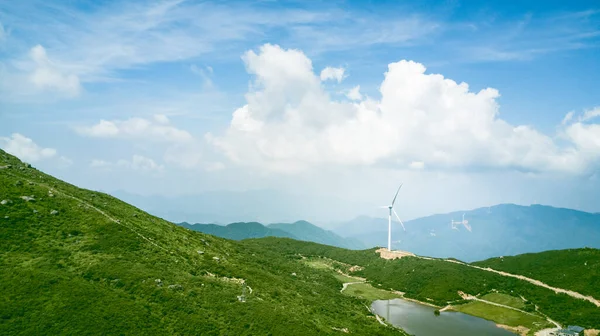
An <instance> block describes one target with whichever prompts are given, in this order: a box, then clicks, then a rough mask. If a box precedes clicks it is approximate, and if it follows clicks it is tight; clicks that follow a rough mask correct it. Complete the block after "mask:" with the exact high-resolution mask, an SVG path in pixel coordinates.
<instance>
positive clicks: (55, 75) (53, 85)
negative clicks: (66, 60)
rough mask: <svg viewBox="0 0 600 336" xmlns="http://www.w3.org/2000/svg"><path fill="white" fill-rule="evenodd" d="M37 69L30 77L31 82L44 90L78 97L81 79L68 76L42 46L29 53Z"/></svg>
mask: <svg viewBox="0 0 600 336" xmlns="http://www.w3.org/2000/svg"><path fill="white" fill-rule="evenodd" d="M29 56H30V57H31V60H32V61H33V62H34V63H35V68H34V70H33V72H32V73H31V75H30V77H29V78H30V80H31V82H32V83H33V84H34V85H35V86H36V87H37V88H38V89H43V90H56V91H59V92H62V93H64V94H66V95H67V96H77V95H78V94H79V92H80V91H81V85H80V83H79V77H77V76H76V75H73V74H66V73H63V72H62V71H61V69H60V68H59V67H58V66H56V64H54V63H52V61H50V59H49V58H48V55H47V54H46V49H44V47H42V46H41V45H37V46H35V47H33V48H32V49H31V51H30V53H29Z"/></svg>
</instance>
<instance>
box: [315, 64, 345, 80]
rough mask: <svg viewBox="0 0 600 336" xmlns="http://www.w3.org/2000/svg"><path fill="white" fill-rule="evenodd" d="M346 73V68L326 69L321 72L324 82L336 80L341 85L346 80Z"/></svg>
mask: <svg viewBox="0 0 600 336" xmlns="http://www.w3.org/2000/svg"><path fill="white" fill-rule="evenodd" d="M344 72H345V70H344V68H332V67H326V68H325V69H323V70H322V71H321V76H320V77H321V80H322V81H326V80H330V79H335V80H336V81H337V82H338V83H341V82H342V80H343V79H344Z"/></svg>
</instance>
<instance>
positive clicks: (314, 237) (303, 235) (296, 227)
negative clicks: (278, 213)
mask: <svg viewBox="0 0 600 336" xmlns="http://www.w3.org/2000/svg"><path fill="white" fill-rule="evenodd" d="M267 227H268V228H271V229H278V230H282V231H285V232H288V233H290V234H291V235H292V237H291V238H293V237H296V239H298V240H305V241H311V242H315V243H319V244H325V245H331V246H338V247H344V248H349V249H363V248H366V246H365V244H363V243H362V242H361V241H359V240H357V239H354V238H343V237H340V236H339V235H337V234H335V233H334V232H333V231H329V230H324V229H322V228H320V227H318V226H316V225H314V224H311V223H309V222H307V221H297V222H295V223H291V224H288V223H278V224H269V225H267Z"/></svg>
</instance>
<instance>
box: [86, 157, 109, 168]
mask: <svg viewBox="0 0 600 336" xmlns="http://www.w3.org/2000/svg"><path fill="white" fill-rule="evenodd" d="M111 166H112V163H110V162H107V161H104V160H98V159H94V160H92V162H90V167H92V168H108V167H111Z"/></svg>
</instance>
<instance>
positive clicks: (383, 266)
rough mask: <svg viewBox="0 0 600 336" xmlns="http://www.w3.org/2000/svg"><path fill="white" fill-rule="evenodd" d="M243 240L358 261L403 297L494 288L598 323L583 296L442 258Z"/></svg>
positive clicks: (556, 315) (566, 319)
mask: <svg viewBox="0 0 600 336" xmlns="http://www.w3.org/2000/svg"><path fill="white" fill-rule="evenodd" d="M244 245H245V246H248V247H249V248H250V247H252V248H260V249H263V250H269V249H271V250H273V251H279V252H280V253H284V254H288V255H297V254H301V255H303V256H307V257H310V256H314V257H326V258H330V259H333V260H336V261H340V262H343V263H346V264H349V265H359V266H362V267H363V269H362V270H359V271H356V272H354V273H353V274H354V275H358V276H361V277H364V278H367V279H368V282H369V283H371V284H372V285H373V286H374V287H375V286H377V287H378V288H382V289H391V290H396V291H401V292H404V293H406V294H405V297H408V298H412V299H416V300H419V301H422V302H428V303H431V304H435V305H437V306H440V307H443V306H446V305H448V304H452V305H459V304H464V303H466V301H464V300H462V298H461V297H460V296H459V294H458V291H462V292H465V293H468V294H471V295H479V296H484V295H485V294H490V293H496V292H500V293H506V294H509V295H511V296H513V297H517V298H519V297H521V296H522V297H524V298H526V300H527V301H528V302H530V304H529V305H530V306H538V308H539V312H540V313H543V314H545V315H547V316H549V317H550V318H552V319H553V320H555V321H558V322H560V323H561V324H564V325H581V326H584V327H586V328H596V329H598V328H599V327H600V309H599V308H598V307H596V306H595V305H594V304H592V303H590V302H588V301H584V300H580V299H576V298H573V297H571V296H568V295H566V294H562V293H561V294H556V293H554V292H553V291H551V290H549V289H546V288H542V287H539V286H535V285H533V284H531V283H529V282H526V281H523V280H520V279H515V278H511V277H505V276H501V275H499V274H496V273H493V272H487V271H484V270H480V269H476V268H472V267H469V266H468V265H461V264H456V263H452V262H448V261H445V260H442V259H421V258H415V257H406V258H402V259H399V260H398V259H397V260H385V259H381V258H380V257H379V255H378V254H377V253H375V249H370V250H363V251H351V250H345V249H341V248H336V247H331V246H325V245H319V244H314V243H301V242H298V241H294V240H291V239H281V238H279V239H276V238H263V239H249V240H246V241H244ZM531 303H533V305H531Z"/></svg>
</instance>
